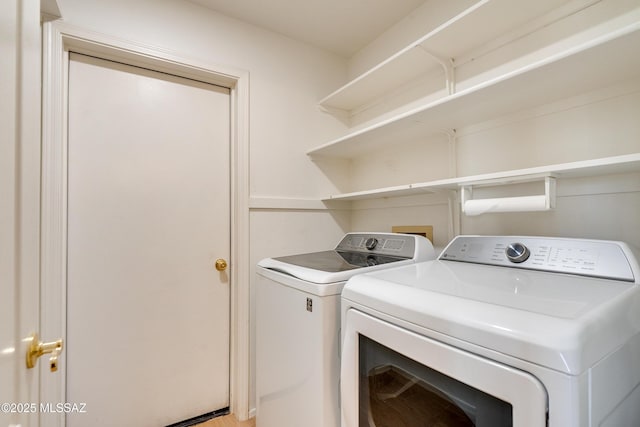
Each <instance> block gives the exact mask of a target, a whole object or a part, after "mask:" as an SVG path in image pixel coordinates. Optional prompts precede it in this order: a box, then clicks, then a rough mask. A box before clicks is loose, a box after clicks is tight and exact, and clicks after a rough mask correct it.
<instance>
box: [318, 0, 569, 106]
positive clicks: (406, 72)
mask: <svg viewBox="0 0 640 427" xmlns="http://www.w3.org/2000/svg"><path fill="white" fill-rule="evenodd" d="M565 2H566V0H537V1H530V2H518V1H513V0H482V1H479V2H477V3H475V4H474V5H473V6H471V7H469V8H468V9H466V10H464V11H463V12H462V13H460V14H458V15H457V16H455V17H453V18H452V19H450V20H448V21H447V22H445V23H443V24H442V25H440V26H438V27H437V28H435V29H433V30H432V31H430V32H429V33H428V34H426V35H424V36H423V37H421V38H420V39H418V40H416V41H415V42H413V43H411V44H410V45H409V46H406V47H405V48H403V49H401V50H399V51H398V52H396V53H395V54H393V55H391V56H390V57H389V58H387V59H386V60H384V61H383V62H381V63H379V64H377V65H376V66H374V67H373V68H371V69H369V70H368V71H367V72H365V73H363V74H362V75H360V76H359V77H357V78H356V79H354V80H352V81H351V82H349V83H347V84H346V85H344V86H343V87H341V88H339V89H338V90H336V91H335V92H333V93H331V94H330V95H328V96H327V97H325V98H324V99H322V100H321V101H320V105H321V106H323V107H326V108H337V109H341V110H347V111H351V110H354V109H356V108H357V107H359V106H362V105H364V104H366V103H368V102H370V101H372V100H374V99H376V98H379V97H380V96H382V95H383V94H386V93H388V92H389V91H391V90H392V89H394V88H397V87H398V85H399V84H402V83H405V82H409V81H411V80H413V79H415V78H416V77H418V76H420V75H424V74H425V73H428V72H429V71H430V70H432V69H435V68H438V67H440V66H441V63H442V62H444V61H449V59H450V58H456V57H458V56H459V55H461V54H463V53H465V52H468V51H469V50H471V49H473V48H475V47H477V46H480V45H482V44H484V43H486V42H488V41H489V40H493V39H495V38H496V37H498V36H500V35H501V34H504V33H505V32H507V31H509V30H511V29H513V28H517V27H518V26H520V25H522V24H524V23H526V22H527V21H529V20H531V19H532V18H536V17H538V16H540V15H542V14H543V13H545V12H546V11H548V10H551V9H553V8H555V7H557V6H559V5H561V4H562V3H565ZM505 16H508V17H509V19H504V17H505ZM470 28H472V29H473V31H470V30H469V29H470Z"/></svg>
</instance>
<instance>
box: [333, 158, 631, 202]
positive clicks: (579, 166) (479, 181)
mask: <svg viewBox="0 0 640 427" xmlns="http://www.w3.org/2000/svg"><path fill="white" fill-rule="evenodd" d="M638 171H640V153H635V154H627V155H623V156H614V157H605V158H600V159H593V160H583V161H578V162H571V163H561V164H556V165H549V166H540V167H535V168H527V169H518V170H512V171H505V172H496V173H489V174H483V175H473V176H466V177H461V178H449V179H441V180H438V181H430V182H420V183H415V184H407V185H399V186H394V187H385V188H379V189H375V190H366V191H358V192H354V193H345V194H338V195H333V196H330V197H329V198H327V199H324V201H328V200H345V201H350V200H363V199H378V198H382V197H398V196H410V195H417V194H424V193H434V192H436V191H440V190H457V189H458V188H460V187H463V186H476V185H503V184H511V183H517V182H525V181H531V180H536V179H541V178H542V177H545V176H554V177H556V178H580V177H585V176H598V175H610V174H620V173H628V172H638Z"/></svg>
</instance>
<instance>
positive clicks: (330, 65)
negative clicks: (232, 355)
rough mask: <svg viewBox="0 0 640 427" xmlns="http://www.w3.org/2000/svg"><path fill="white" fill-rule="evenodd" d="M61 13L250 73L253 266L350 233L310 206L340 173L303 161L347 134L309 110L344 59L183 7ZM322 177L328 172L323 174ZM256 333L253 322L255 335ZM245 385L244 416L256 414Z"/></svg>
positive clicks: (85, 6)
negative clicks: (310, 152)
mask: <svg viewBox="0 0 640 427" xmlns="http://www.w3.org/2000/svg"><path fill="white" fill-rule="evenodd" d="M59 5H60V10H61V13H62V15H63V18H64V20H65V21H66V22H68V23H70V24H73V25H76V26H78V27H81V28H84V29H88V30H91V31H96V32H99V33H104V34H107V35H110V36H116V37H119V38H122V39H126V40H127V41H133V42H138V43H142V44H146V45H151V46H154V47H157V48H160V49H165V50H169V51H171V52H173V53H175V54H176V55H177V56H179V57H184V58H193V59H197V60H199V61H201V62H204V63H208V64H221V65H225V66H229V67H232V68H236V69H243V70H247V71H248V72H249V75H250V191H251V199H252V202H251V205H252V206H258V205H259V206H260V208H252V210H251V214H250V222H251V229H250V232H251V248H250V257H251V263H252V264H255V263H256V262H257V261H258V260H260V259H262V258H264V257H267V256H275V255H278V254H283V253H287V252H289V253H293V252H296V251H298V252H301V251H306V250H314V249H318V250H319V249H326V248H327V247H328V246H333V245H335V243H336V241H337V240H339V238H340V237H341V236H342V234H343V233H344V232H345V231H348V228H349V221H350V219H349V215H348V213H345V212H344V211H336V210H327V209H324V207H323V206H322V204H320V203H315V202H308V201H309V200H314V199H315V200H317V199H319V198H320V197H322V196H325V195H327V194H331V193H334V192H335V191H336V189H337V188H339V187H343V186H344V185H345V184H344V182H345V180H346V177H347V175H346V171H344V170H341V169H336V168H335V165H334V164H333V163H328V164H324V163H323V162H318V163H314V162H312V161H311V160H310V159H309V158H308V156H307V155H306V154H305V152H306V151H307V150H308V149H310V148H311V147H314V146H316V145H319V144H320V143H321V142H323V141H325V140H329V139H332V138H334V137H336V136H337V135H338V134H339V133H340V132H341V131H343V129H344V125H343V124H342V123H341V122H339V121H336V120H334V119H333V118H332V117H331V116H328V115H327V114H325V113H322V112H321V111H320V110H319V109H318V108H317V106H316V103H317V101H318V100H319V99H321V98H322V97H323V96H324V95H325V94H327V93H329V92H331V91H333V90H334V89H335V88H336V87H338V86H339V85H340V84H342V83H343V81H344V79H345V78H346V69H347V67H346V63H345V61H344V60H343V59H342V58H340V57H338V56H336V55H333V54H330V53H327V52H324V51H322V50H320V49H317V48H313V47H310V46H308V45H305V44H303V43H300V42H297V41H294V40H292V39H289V38H286V37H284V36H281V35H279V34H275V33H273V32H269V31H266V30H263V29H260V28H257V27H254V26H251V25H248V24H245V23H242V22H240V21H237V20H234V19H231V18H228V17H225V16H222V15H220V14H217V13H215V12H212V11H210V10H208V9H205V8H203V7H201V6H199V5H196V4H192V3H190V2H186V1H180V0H59ZM327 168H329V169H331V170H332V171H333V172H332V173H330V174H325V171H326V170H327ZM252 273H253V271H252ZM251 277H253V274H252V276H251ZM252 295H253V291H252ZM250 304H251V305H253V299H252V300H251V302H250ZM254 327H255V325H253V320H252V325H251V330H252V332H253V330H254ZM253 342H254V340H253V338H252V343H253ZM252 353H253V351H252ZM251 378H252V391H251V396H250V407H255V402H254V393H253V375H251Z"/></svg>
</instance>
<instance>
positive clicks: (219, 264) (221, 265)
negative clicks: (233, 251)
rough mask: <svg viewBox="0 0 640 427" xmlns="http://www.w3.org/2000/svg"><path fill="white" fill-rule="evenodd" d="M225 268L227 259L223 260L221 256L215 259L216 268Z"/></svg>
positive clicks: (220, 269) (219, 269) (223, 269)
mask: <svg viewBox="0 0 640 427" xmlns="http://www.w3.org/2000/svg"><path fill="white" fill-rule="evenodd" d="M226 269H227V261H225V260H223V259H222V258H218V259H217V260H216V270H218V271H225V270H226Z"/></svg>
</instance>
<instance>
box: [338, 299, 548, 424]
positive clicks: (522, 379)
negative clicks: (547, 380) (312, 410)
mask: <svg viewBox="0 0 640 427" xmlns="http://www.w3.org/2000/svg"><path fill="white" fill-rule="evenodd" d="M341 395H342V425H343V426H349V427H352V426H354V427H355V426H371V427H373V426H376V425H377V426H381V425H424V426H430V425H433V426H438V425H450V426H460V427H463V426H478V427H481V426H491V427H502V426H518V427H523V426H527V427H529V426H530V427H543V426H545V425H546V419H547V393H546V391H545V389H544V386H543V385H542V384H541V383H540V382H539V381H538V380H537V379H536V378H535V377H533V376H532V375H530V374H528V373H526V372H523V371H520V370H518V369H514V368H511V367H509V366H506V365H502V364H500V363H497V362H494V361H492V360H489V359H485V358H482V357H479V356H476V355H474V354H472V353H469V352H466V351H462V350H460V349H457V348H455V347H451V346H449V345H446V344H442V343H440V342H438V341H435V340H432V339H430V338H427V337H424V336H422V335H418V334H416V333H414V332H410V331H407V330H405V329H403V328H400V327H398V326H395V325H392V324H390V323H388V322H385V321H382V320H380V319H377V318H374V317H372V316H369V315H368V314H365V313H362V312H360V311H358V310H355V309H350V310H349V311H347V315H346V327H345V331H344V346H343V352H342V367H341Z"/></svg>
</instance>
